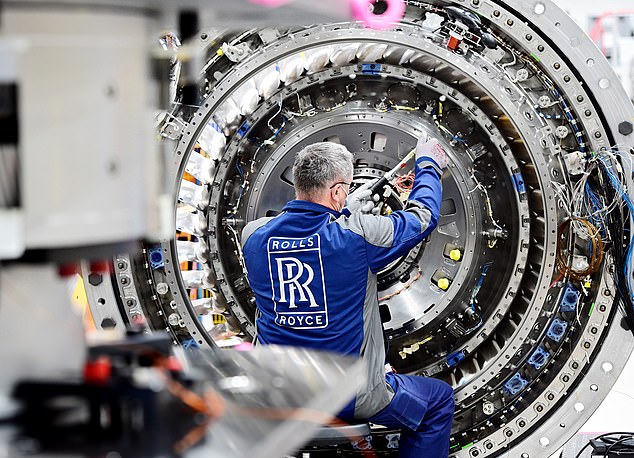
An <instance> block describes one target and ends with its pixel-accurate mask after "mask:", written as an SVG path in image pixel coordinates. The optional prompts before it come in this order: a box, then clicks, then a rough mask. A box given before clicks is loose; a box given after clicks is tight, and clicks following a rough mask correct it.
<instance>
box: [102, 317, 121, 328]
mask: <svg viewBox="0 0 634 458" xmlns="http://www.w3.org/2000/svg"><path fill="white" fill-rule="evenodd" d="M116 326H117V323H116V322H115V321H114V320H113V319H112V318H104V319H103V320H101V328H102V329H113V328H115V327H116Z"/></svg>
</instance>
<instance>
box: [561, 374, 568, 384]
mask: <svg viewBox="0 0 634 458" xmlns="http://www.w3.org/2000/svg"><path fill="white" fill-rule="evenodd" d="M561 380H563V382H564V383H568V382H569V381H570V376H568V375H564V376H563V377H561Z"/></svg>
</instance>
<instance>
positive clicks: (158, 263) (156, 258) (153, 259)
mask: <svg viewBox="0 0 634 458" xmlns="http://www.w3.org/2000/svg"><path fill="white" fill-rule="evenodd" d="M148 257H149V258H150V267H152V270H156V269H161V268H162V267H163V266H164V265H165V261H164V259H163V252H162V251H161V248H160V247H159V248H150V249H149V250H148Z"/></svg>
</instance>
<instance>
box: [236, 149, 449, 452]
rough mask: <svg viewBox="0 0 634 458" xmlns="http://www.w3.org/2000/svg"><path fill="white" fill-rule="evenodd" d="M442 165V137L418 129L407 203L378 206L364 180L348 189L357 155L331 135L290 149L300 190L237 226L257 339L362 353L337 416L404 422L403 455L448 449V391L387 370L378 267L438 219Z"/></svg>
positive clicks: (407, 247)
mask: <svg viewBox="0 0 634 458" xmlns="http://www.w3.org/2000/svg"><path fill="white" fill-rule="evenodd" d="M446 165H447V156H446V154H445V151H444V150H443V148H442V146H441V145H440V143H439V142H438V141H437V140H435V139H432V140H429V141H424V140H423V139H420V140H419V141H418V143H417V145H416V166H415V168H416V172H415V179H414V185H413V188H412V191H411V193H410V195H409V200H408V202H407V203H406V205H405V208H404V209H403V210H399V211H395V212H393V213H392V214H390V215H389V216H377V215H372V214H369V212H370V210H371V209H372V207H373V206H374V205H373V200H372V199H371V196H370V194H371V191H370V189H368V188H369V186H367V185H366V186H363V187H362V188H360V189H359V190H357V191H355V192H353V193H352V195H350V196H349V197H348V193H349V192H350V186H351V185H352V174H353V155H352V154H351V153H350V152H349V151H348V150H347V149H346V148H345V147H344V146H342V145H339V144H336V143H331V142H322V143H315V144H312V145H309V146H306V147H305V148H304V149H302V150H301V151H300V152H299V153H298V154H297V156H296V158H295V162H294V165H293V179H294V186H295V193H296V200H293V201H291V202H289V203H287V204H286V206H285V207H284V209H283V210H282V213H280V214H279V215H277V216H275V217H266V218H260V219H258V220H255V221H252V222H251V223H249V224H247V225H246V226H245V228H244V230H243V232H242V244H243V252H244V259H245V262H246V267H247V271H248V276H249V282H250V284H251V288H252V289H253V292H254V293H255V301H256V304H257V309H258V311H257V319H256V329H257V344H264V345H266V344H277V345H291V346H297V347H305V348H313V349H319V350H328V351H333V352H337V353H341V354H345V355H354V356H358V357H360V358H361V359H362V360H364V361H365V363H366V367H367V384H366V385H365V386H363V387H362V389H360V390H358V391H357V394H356V397H355V399H353V400H352V401H351V402H350V403H349V404H348V405H347V406H346V407H345V408H344V409H343V410H342V411H341V412H340V413H339V416H340V417H341V418H343V419H346V420H351V419H356V420H359V419H363V420H368V421H370V422H372V423H375V424H379V425H384V426H386V427H391V428H401V438H400V447H399V449H400V450H399V457H401V458H404V457H424V458H447V456H448V454H449V435H450V430H451V423H452V419H453V413H454V397H453V390H452V388H451V387H450V386H449V385H448V384H446V383H444V382H442V381H440V380H436V379H432V378H425V377H420V376H409V375H400V374H395V373H393V372H391V371H390V372H386V370H385V367H386V364H385V348H384V343H383V327H382V323H381V319H380V315H379V304H378V293H377V272H379V271H381V270H382V269H383V268H385V267H386V266H387V265H389V264H390V263H391V262H393V261H394V260H396V259H398V258H400V257H402V256H405V255H406V254H407V253H408V252H409V251H410V250H411V249H412V248H414V247H415V246H416V245H418V244H419V243H421V242H422V241H423V239H424V238H425V237H427V236H428V235H429V234H430V233H431V232H432V230H433V229H434V228H435V227H436V225H437V222H438V217H439V212H440V201H441V194H442V190H441V184H440V177H441V175H442V173H443V169H444V168H445V167H446ZM346 199H347V206H346ZM344 206H346V208H345V209H344Z"/></svg>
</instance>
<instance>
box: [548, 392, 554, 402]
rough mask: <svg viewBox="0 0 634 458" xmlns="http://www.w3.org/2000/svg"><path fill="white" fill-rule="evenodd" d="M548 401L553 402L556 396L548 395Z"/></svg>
mask: <svg viewBox="0 0 634 458" xmlns="http://www.w3.org/2000/svg"><path fill="white" fill-rule="evenodd" d="M546 399H548V400H549V401H552V400H553V399H555V395H554V394H552V393H548V395H547V396H546Z"/></svg>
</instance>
